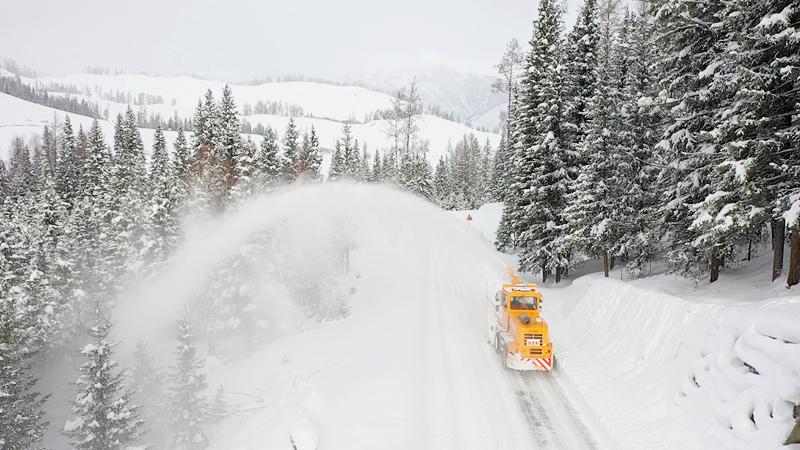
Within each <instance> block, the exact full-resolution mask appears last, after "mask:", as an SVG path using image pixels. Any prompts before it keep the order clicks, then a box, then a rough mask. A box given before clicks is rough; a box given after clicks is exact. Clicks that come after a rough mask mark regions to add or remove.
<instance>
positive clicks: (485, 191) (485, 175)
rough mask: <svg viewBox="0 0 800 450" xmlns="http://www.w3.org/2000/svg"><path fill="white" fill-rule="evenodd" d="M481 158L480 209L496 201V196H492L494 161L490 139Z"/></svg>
mask: <svg viewBox="0 0 800 450" xmlns="http://www.w3.org/2000/svg"><path fill="white" fill-rule="evenodd" d="M480 158H481V159H480V164H479V168H478V170H479V172H478V199H477V206H478V207H480V206H481V205H484V204H486V203H489V202H491V201H494V195H493V194H492V188H491V184H492V169H493V167H494V161H493V155H492V143H491V142H489V139H486V142H485V143H484V144H483V148H482V149H481V155H480Z"/></svg>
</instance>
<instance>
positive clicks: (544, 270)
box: [542, 264, 547, 283]
mask: <svg viewBox="0 0 800 450" xmlns="http://www.w3.org/2000/svg"><path fill="white" fill-rule="evenodd" d="M546 282H547V266H546V265H544V264H542V283H546Z"/></svg>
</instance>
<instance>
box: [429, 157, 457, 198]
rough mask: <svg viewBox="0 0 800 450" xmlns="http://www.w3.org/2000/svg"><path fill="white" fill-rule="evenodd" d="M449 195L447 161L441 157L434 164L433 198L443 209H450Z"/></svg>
mask: <svg viewBox="0 0 800 450" xmlns="http://www.w3.org/2000/svg"><path fill="white" fill-rule="evenodd" d="M450 195H451V189H450V173H449V164H448V161H447V159H446V158H445V157H444V156H442V157H440V158H439V162H437V163H436V172H435V173H434V176H433V198H434V199H435V200H436V203H437V204H438V205H439V206H441V207H442V208H444V209H452V208H453V206H452V205H450V202H449V201H448V200H449V198H450Z"/></svg>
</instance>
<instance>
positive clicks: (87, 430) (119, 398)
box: [64, 307, 143, 450]
mask: <svg viewBox="0 0 800 450" xmlns="http://www.w3.org/2000/svg"><path fill="white" fill-rule="evenodd" d="M98 308H99V307H98ZM110 329H111V324H110V323H109V321H108V319H107V318H105V317H104V316H103V315H102V314H101V313H100V312H99V310H98V313H97V323H96V325H95V326H94V327H92V328H91V330H90V331H89V335H90V336H91V338H92V342H91V343H89V344H87V345H86V346H85V347H83V349H82V350H81V354H82V355H83V356H84V357H85V358H86V361H85V362H84V363H83V364H82V365H81V376H80V378H78V382H77V387H78V395H77V397H76V399H75V401H74V402H73V405H74V407H73V410H74V413H75V417H74V418H73V419H71V420H69V421H68V422H67V423H66V425H64V433H65V434H66V435H67V436H69V437H70V438H72V445H73V447H75V448H79V449H92V450H95V449H96V450H101V449H102V450H107V449H123V448H127V447H128V446H130V445H131V444H133V443H134V442H135V441H136V439H137V438H138V437H139V435H140V434H141V432H142V425H143V422H142V421H141V420H140V419H139V416H138V414H139V406H138V405H136V404H134V403H133V402H132V401H131V392H130V391H129V390H128V388H127V387H126V386H125V378H124V374H123V373H122V372H117V371H116V370H115V369H116V366H117V362H116V361H114V359H113V354H112V351H113V348H114V346H115V345H116V343H114V342H112V341H110V340H109V331H110Z"/></svg>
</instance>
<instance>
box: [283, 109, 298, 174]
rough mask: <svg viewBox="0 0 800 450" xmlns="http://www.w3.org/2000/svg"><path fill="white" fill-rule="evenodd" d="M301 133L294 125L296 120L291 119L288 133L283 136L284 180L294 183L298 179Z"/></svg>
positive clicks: (287, 129)
mask: <svg viewBox="0 0 800 450" xmlns="http://www.w3.org/2000/svg"><path fill="white" fill-rule="evenodd" d="M300 151H301V148H300V132H299V131H298V130H297V126H296V125H295V123H294V119H293V118H292V119H289V124H288V125H286V133H285V134H284V135H283V155H282V157H281V171H282V172H283V178H284V179H285V180H286V181H288V182H292V181H294V180H296V179H297V176H298V173H297V169H298V168H297V162H298V157H299V155H300Z"/></svg>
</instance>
